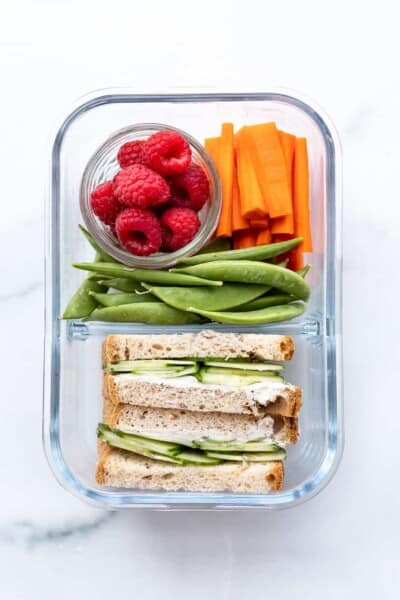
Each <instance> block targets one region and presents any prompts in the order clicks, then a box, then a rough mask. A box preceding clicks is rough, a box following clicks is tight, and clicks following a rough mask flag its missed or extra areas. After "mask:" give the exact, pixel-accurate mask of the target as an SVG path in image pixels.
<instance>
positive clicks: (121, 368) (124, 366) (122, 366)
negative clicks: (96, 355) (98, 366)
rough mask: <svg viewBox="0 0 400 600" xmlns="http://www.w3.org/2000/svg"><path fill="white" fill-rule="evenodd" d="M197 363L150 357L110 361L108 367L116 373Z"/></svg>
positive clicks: (155, 369)
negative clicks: (146, 358)
mask: <svg viewBox="0 0 400 600" xmlns="http://www.w3.org/2000/svg"><path fill="white" fill-rule="evenodd" d="M186 365H192V366H194V365H195V361H194V360H185V359H183V360H178V359H177V360H175V359H165V360H158V359H154V360H152V359H149V360H120V361H119V362H117V363H110V364H108V365H107V368H108V369H110V371H113V372H115V373H124V372H127V373H129V372H130V371H136V370H140V371H162V370H164V369H168V368H169V367H176V366H186Z"/></svg>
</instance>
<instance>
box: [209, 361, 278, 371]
mask: <svg viewBox="0 0 400 600" xmlns="http://www.w3.org/2000/svg"><path fill="white" fill-rule="evenodd" d="M204 364H205V366H206V367H218V368H224V369H241V370H242V371H243V370H245V371H282V369H283V366H282V365H273V364H269V363H257V362H253V363H250V362H242V361H233V360H232V361H230V362H227V361H224V360H204Z"/></svg>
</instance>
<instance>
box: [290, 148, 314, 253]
mask: <svg viewBox="0 0 400 600" xmlns="http://www.w3.org/2000/svg"><path fill="white" fill-rule="evenodd" d="M293 208H294V230H295V234H296V236H301V237H302V238H303V241H302V242H301V244H299V246H297V248H296V251H297V253H303V252H312V249H313V248H312V237H311V223H310V181H309V168H308V152H307V140H306V139H305V138H297V139H296V144H295V154H294V170H293Z"/></svg>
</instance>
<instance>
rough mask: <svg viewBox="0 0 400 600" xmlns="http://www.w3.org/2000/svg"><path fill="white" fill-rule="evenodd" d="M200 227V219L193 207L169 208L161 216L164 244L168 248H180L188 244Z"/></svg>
mask: <svg viewBox="0 0 400 600" xmlns="http://www.w3.org/2000/svg"><path fill="white" fill-rule="evenodd" d="M199 227H200V219H199V217H198V216H197V213H196V212H195V211H194V210H192V209H191V208H182V207H175V206H174V207H172V208H168V209H167V210H166V211H165V213H164V214H163V215H162V217H161V231H162V241H163V246H164V247H165V248H166V249H167V250H178V249H179V248H182V247H183V246H186V244H188V243H189V242H190V241H191V240H192V239H193V238H194V236H195V235H196V232H197V230H198V229H199Z"/></svg>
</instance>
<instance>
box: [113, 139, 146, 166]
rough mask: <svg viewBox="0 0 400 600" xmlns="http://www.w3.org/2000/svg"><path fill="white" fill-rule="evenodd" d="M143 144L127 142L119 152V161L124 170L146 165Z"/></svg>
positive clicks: (140, 142) (138, 141) (137, 141)
mask: <svg viewBox="0 0 400 600" xmlns="http://www.w3.org/2000/svg"><path fill="white" fill-rule="evenodd" d="M143 143H144V142H142V141H141V140H136V141H134V142H126V144H123V145H122V146H121V148H120V149H119V150H118V154H117V159H118V162H119V164H120V165H121V167H122V168H124V167H130V166H131V165H135V164H139V165H144V156H143Z"/></svg>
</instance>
